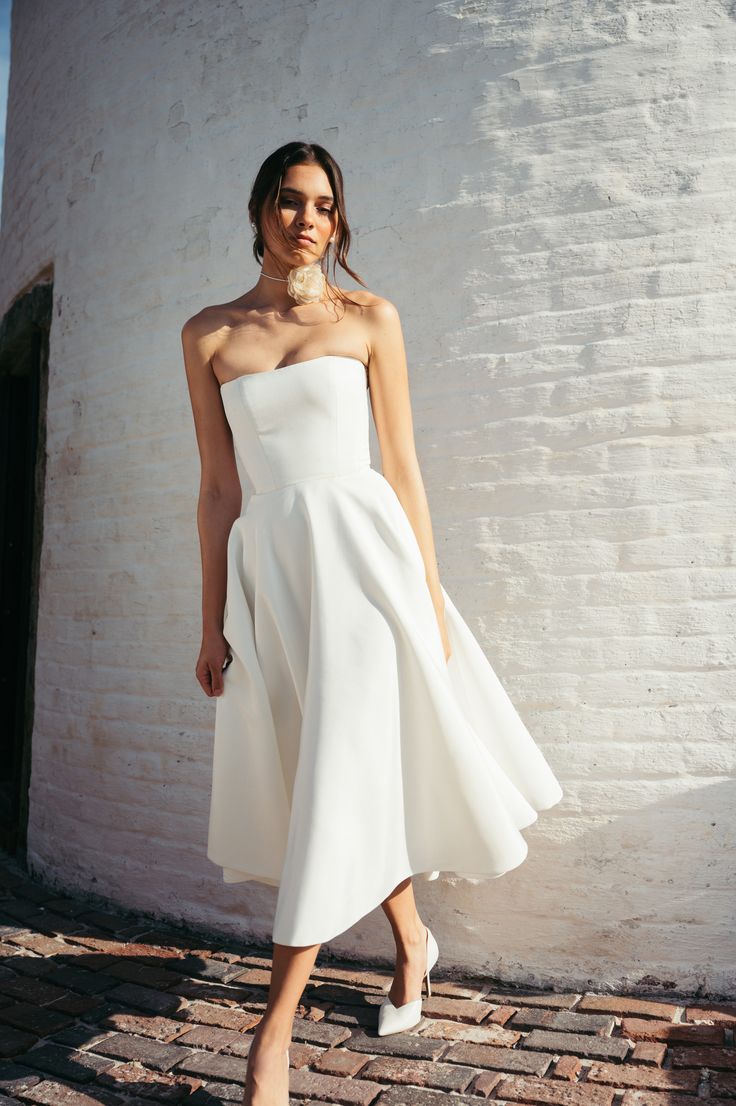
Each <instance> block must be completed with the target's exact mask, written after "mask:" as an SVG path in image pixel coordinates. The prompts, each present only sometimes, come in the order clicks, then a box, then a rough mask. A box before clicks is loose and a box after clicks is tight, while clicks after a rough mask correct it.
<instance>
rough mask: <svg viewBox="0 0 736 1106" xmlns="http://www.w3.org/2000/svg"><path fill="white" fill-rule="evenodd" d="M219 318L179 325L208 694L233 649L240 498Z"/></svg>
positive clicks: (206, 316) (201, 670) (206, 313)
mask: <svg viewBox="0 0 736 1106" xmlns="http://www.w3.org/2000/svg"><path fill="white" fill-rule="evenodd" d="M215 324H216V320H214V319H213V318H212V315H211V312H210V309H207V308H205V309H204V310H203V311H200V312H199V313H198V314H197V315H193V316H192V318H191V319H188V320H187V322H186V323H185V324H184V326H183V327H182V331H181V342H182V349H183V352H184V368H185V370H186V374H187V384H188V387H189V399H190V401H191V405H192V414H193V415H194V428H195V433H196V436H197V446H198V448H199V459H200V466H201V477H200V485H199V501H198V504H197V528H198V530H199V546H200V552H201V557H202V645H201V649H200V653H199V658H198V660H197V666H196V669H195V672H196V676H197V679H198V680H199V683H200V684H201V686H202V689H203V690H204V692H205V694H206V695H208V696H210V697H211V696H215V695H220V694H221V693H222V669H223V665H224V663H225V659H226V657H227V654H228V649H229V646H228V643H227V641H226V640H225V637H224V635H223V632H222V631H223V617H224V609H225V596H226V587H227V539H228V535H229V533H230V529H231V527H232V524H233V522H234V520H235V519H236V518H237V517H238V515H239V514H240V508H241V499H242V492H241V487H240V480H239V478H238V469H237V464H236V461H235V451H234V449H233V442H232V435H231V433H230V427H229V425H228V422H227V419H226V418H225V412H224V410H223V406H222V401H221V399H220V389H219V386H218V383H217V378H216V377H215V374H214V371H213V369H212V357H213V355H214V353H215V348H216V341H217V333H218V327H217V326H216V325H215Z"/></svg>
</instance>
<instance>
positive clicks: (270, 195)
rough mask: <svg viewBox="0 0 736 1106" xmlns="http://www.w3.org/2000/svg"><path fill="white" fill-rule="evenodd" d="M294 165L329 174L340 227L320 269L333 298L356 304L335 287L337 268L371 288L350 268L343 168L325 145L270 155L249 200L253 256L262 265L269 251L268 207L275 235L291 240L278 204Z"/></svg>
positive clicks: (288, 147)
mask: <svg viewBox="0 0 736 1106" xmlns="http://www.w3.org/2000/svg"><path fill="white" fill-rule="evenodd" d="M292 165H321V167H322V168H323V169H324V171H325V173H326V174H327V179H328V180H329V182H330V185H331V187H332V194H333V196H334V204H335V209H336V211H337V216H338V220H337V226H336V227H335V235H334V237H335V241H334V243H333V244H332V246H328V248H327V250H326V251H325V253H324V254H323V256H322V258H321V260H320V266H321V268H322V271H323V273H324V275H325V279H326V280H327V288H328V291H329V293H330V294H331V295H332V294H333V293H335V294H336V296H337V298H338V299H340V300H341V301H342V302H343V303H352V304H355V300H352V299H350V297H349V296H345V295H344V294H343V293H342V292H341V291H340V289H339V288H337V286H336V284H335V266H336V265H339V266H340V267H341V268H342V269H344V270H345V272H346V273H349V275H350V276H351V277H352V278H353V279H354V280H357V282H358V284H362V285H363V287H364V288H366V287H367V285H366V283H365V281H364V280H362V279H361V278H360V277H359V276H358V274H357V273H356V272H354V271H353V270H352V269H351V268H350V266H349V265H348V261H347V255H348V250H349V249H350V240H351V234H350V226H349V224H348V219H347V214H346V211H345V191H344V188H343V178H342V172H341V170H340V166H339V165H338V164H337V162H336V161H335V159H334V158H333V157H332V155H331V154H330V153H328V152H327V150H326V149H325V148H324V146H318V145H317V144H316V143H315V142H287V143H286V144H285V145H283V146H279V148H278V150H274V152H273V153H272V154H269V155H268V157H267V158H266V160H265V161H264V162H263V164H262V165H261V167H260V169H259V170H258V172H257V174H256V178H255V180H254V182H253V187H252V188H251V193H250V199H249V200H248V215H249V217H250V222H251V226H252V227H253V234H254V237H253V256H254V257H255V259H256V261H257V262H258V264H259V265H261V264H262V262H263V254H264V252H265V243H264V239H263V230H262V216H263V211H264V208H270V212H271V214H272V215H273V216H274V219H273V223H274V226H275V232H276V234H277V236H279V237H281V238H283V241H284V244H286V245H288V242H289V240H288V237H287V235H286V233H285V231H284V229H283V224H282V222H281V218H280V217H279V211H278V205H279V199H280V196H281V185H282V182H283V179H284V176H285V174H286V170H287V169H288V168H290V166H292ZM330 250H332V280H331V281H330V279H329V277H328V268H329V255H330ZM284 275H285V274H284Z"/></svg>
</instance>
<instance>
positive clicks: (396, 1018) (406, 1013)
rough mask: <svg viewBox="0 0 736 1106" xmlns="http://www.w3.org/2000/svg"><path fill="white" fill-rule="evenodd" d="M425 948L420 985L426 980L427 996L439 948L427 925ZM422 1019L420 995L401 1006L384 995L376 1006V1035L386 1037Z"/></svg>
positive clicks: (410, 1026)
mask: <svg viewBox="0 0 736 1106" xmlns="http://www.w3.org/2000/svg"><path fill="white" fill-rule="evenodd" d="M426 948H427V967H426V968H425V971H424V976H423V977H422V986H423V985H424V980H425V979H426V980H427V997H429V996H430V995H431V994H432V985H431V983H430V982H429V973H430V971H431V970H432V968H433V967H434V966H435V964H436V963H437V958H438V957H439V954H440V950H439V948H438V947H437V942H436V941H435V939H434V935H433V933H432V931H431V929H430V928H429V926H427V937H426ZM421 1019H422V996H421V995H420V996H419V998H415V999H412V1000H411V1001H410V1002H405V1003H404V1004H403V1006H394V1004H393V1002H392V1001H391V999H390V998H389V997H388V995H386V997H385V998H384V1000H383V1002H382V1003H381V1005H380V1006H379V1007H378V1036H379V1037H386V1036H388V1034H389V1033H401V1032H402V1030H404V1029H412V1028H413V1027H414V1026H415V1025H418V1024H419V1022H420V1021H421Z"/></svg>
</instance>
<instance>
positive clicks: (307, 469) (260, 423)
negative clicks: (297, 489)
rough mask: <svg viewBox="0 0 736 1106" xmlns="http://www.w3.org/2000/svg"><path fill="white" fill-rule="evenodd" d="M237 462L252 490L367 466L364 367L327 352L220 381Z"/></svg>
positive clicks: (346, 471) (361, 364) (276, 486)
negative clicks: (326, 353)
mask: <svg viewBox="0 0 736 1106" xmlns="http://www.w3.org/2000/svg"><path fill="white" fill-rule="evenodd" d="M220 394H221V396H222V402H223V407H224V409H225V415H226V417H227V420H228V423H229V425H230V429H231V431H232V435H233V444H234V447H235V451H236V454H237V456H238V459H239V461H240V463H241V464H242V466H243V469H244V470H245V473H246V475H247V477H248V479H249V480H250V482H251V483H252V485H253V488H254V491H255V493H256V494H261V493H263V492H268V491H274V490H275V489H277V488H281V487H284V486H285V485H287V484H294V483H297V482H298V481H300V480H306V479H309V478H311V477H320V476H340V475H343V474H347V473H349V472H354V471H356V470H358V469H361V468H365V467H366V466H370V446H369V434H370V429H369V426H370V424H369V410H368V391H367V382H366V368H365V365H364V364H363V362H362V361H359V360H358V359H357V358H355V357H342V356H335V355H324V356H322V357H315V358H312V359H311V360H309V361H297V362H295V363H294V364H292V365H284V366H282V367H281V368H280V369H270V370H265V371H263V372H257V373H248V374H246V375H244V376H238V377H236V378H235V379H234V380H229V381H227V382H226V383H225V384H223V385H221V388H220Z"/></svg>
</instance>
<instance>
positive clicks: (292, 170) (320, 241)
mask: <svg viewBox="0 0 736 1106" xmlns="http://www.w3.org/2000/svg"><path fill="white" fill-rule="evenodd" d="M278 216H279V217H280V219H281V226H282V229H283V231H284V233H285V234H286V236H287V239H288V242H287V243H285V244H283V245H282V244H281V243H280V241H279V239H277V238H276V239H274V240H273V241H271V240H270V239H273V238H274V236H272V235H269V234H268V233H267V231H266V228H265V227H264V237H265V239H266V244H267V246H268V248H269V249H271V250H272V252H274V253H276V254H278V255H279V256H280V257H283V259H284V261H286V263H287V264H288V265H290V266H293V265H308V264H310V262H313V261H317V260H318V259H319V258H320V257H322V255H323V254H324V252H325V251H326V249H327V246H328V242H329V240H330V238H331V237H332V235H333V233H334V230H335V227H336V225H337V211H336V208H335V201H334V196H333V192H332V188H331V186H330V181H329V178H328V176H327V174H326V173H325V171H324V169H323V168H322V166H321V165H291V166H289V168H288V169H287V170H286V172H285V174H284V178H283V180H282V182H281V193H280V196H279V201H278Z"/></svg>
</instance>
